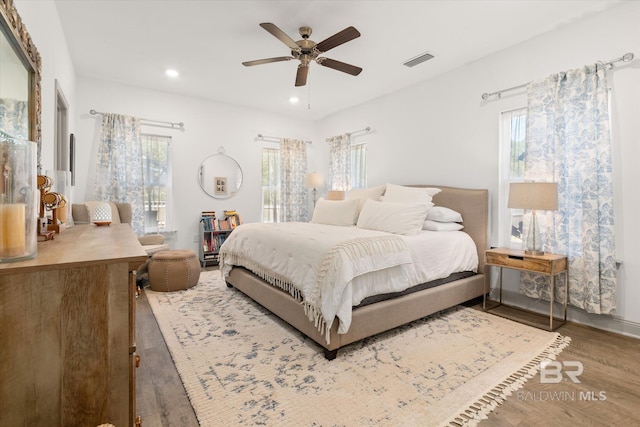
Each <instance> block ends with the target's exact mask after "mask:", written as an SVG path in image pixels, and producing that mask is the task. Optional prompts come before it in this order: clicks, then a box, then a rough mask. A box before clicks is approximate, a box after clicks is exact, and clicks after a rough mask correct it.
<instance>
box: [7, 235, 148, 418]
mask: <svg viewBox="0 0 640 427" xmlns="http://www.w3.org/2000/svg"><path fill="white" fill-rule="evenodd" d="M146 259H147V256H146V253H145V252H144V250H143V249H142V246H141V245H140V243H139V242H138V239H137V238H136V236H135V235H134V233H133V232H132V230H131V228H130V227H129V225H127V224H112V225H111V226H108V227H96V226H94V225H76V226H74V227H71V228H69V229H66V230H64V231H63V232H62V233H61V234H57V235H56V236H55V239H54V240H52V241H47V242H40V243H38V254H37V256H36V257H35V258H34V259H32V260H27V261H20V262H14V263H6V264H0V426H1V427H4V426H17V425H21V426H87V427H92V426H97V425H99V424H103V423H111V424H114V425H115V426H117V427H124V426H132V425H134V423H135V421H134V419H135V369H136V368H135V366H136V358H137V355H136V342H135V293H136V287H135V273H134V272H135V271H136V269H137V268H138V266H139V265H140V264H142V263H143V262H145V261H146Z"/></svg>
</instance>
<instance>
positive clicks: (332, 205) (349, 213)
mask: <svg viewBox="0 0 640 427" xmlns="http://www.w3.org/2000/svg"><path fill="white" fill-rule="evenodd" d="M357 208H358V200H325V199H323V198H322V197H321V198H320V199H319V200H318V201H317V202H316V207H315V209H314V210H313V217H312V218H311V222H313V223H316V224H327V225H341V226H350V225H353V224H355V223H356V219H357V216H356V209H357Z"/></svg>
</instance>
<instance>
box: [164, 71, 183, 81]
mask: <svg viewBox="0 0 640 427" xmlns="http://www.w3.org/2000/svg"><path fill="white" fill-rule="evenodd" d="M165 72H166V73H167V76H169V77H172V78H174V79H175V78H176V77H178V76H179V75H180V73H178V72H177V71H176V70H171V69H169V70H167V71H165Z"/></svg>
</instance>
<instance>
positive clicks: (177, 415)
mask: <svg viewBox="0 0 640 427" xmlns="http://www.w3.org/2000/svg"><path fill="white" fill-rule="evenodd" d="M136 301H137V307H136V310H137V311H136V344H137V352H138V355H140V361H141V362H140V367H139V368H138V370H137V372H136V400H137V412H138V415H139V416H140V417H141V418H142V425H143V426H149V427H160V426H163V427H168V426H172V427H173V426H175V427H178V426H179V427H183V426H184V427H190V426H198V425H199V424H198V420H197V418H196V414H195V412H193V408H192V407H191V402H189V398H188V397H187V393H186V392H185V390H184V386H183V385H182V381H181V380H180V376H179V375H178V371H177V370H176V367H175V365H174V364H173V359H172V358H171V354H170V353H169V349H168V348H167V345H166V344H165V342H164V338H163V337H162V333H161V332H160V328H159V327H158V324H157V323H156V319H155V317H154V316H153V312H152V311H151V307H150V306H149V302H148V301H147V297H146V296H145V293H144V292H142V294H141V295H140V297H138V299H137V300H136Z"/></svg>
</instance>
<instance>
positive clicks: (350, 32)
mask: <svg viewBox="0 0 640 427" xmlns="http://www.w3.org/2000/svg"><path fill="white" fill-rule="evenodd" d="M260 26H261V27H262V28H264V29H265V30H267V31H268V32H270V33H271V34H272V35H273V36H274V37H275V38H277V39H278V40H280V41H281V42H282V43H284V44H286V45H287V46H288V47H289V48H290V49H291V56H279V57H276V58H266V59H257V60H255V61H247V62H243V63H242V65H244V66H245V67H251V66H253V65H261V64H268V63H271V62H280V61H289V60H291V59H297V60H299V61H300V64H298V72H297V73H296V86H304V85H306V84H307V75H308V74H309V64H310V63H311V61H316V62H317V63H318V64H320V65H322V66H324V67H329V68H333V69H334V70H338V71H342V72H343V73H347V74H351V75H352V76H357V75H358V74H360V72H362V68H360V67H356V66H355V65H351V64H346V63H344V62H340V61H336V60H335V59H330V58H325V57H321V56H320V55H321V54H323V53H325V52H326V51H328V50H330V49H333V48H334V47H336V46H340V45H341V44H344V43H346V42H348V41H351V40H353V39H355V38H358V37H360V32H358V30H356V29H355V28H354V27H347V28H345V29H344V30H342V31H340V32H338V33H336V34H334V35H332V36H331V37H329V38H327V39H325V40H323V41H321V42H320V43H316V42H314V41H313V40H309V36H310V35H311V27H300V29H299V31H300V35H301V36H302V40H298V41H294V40H293V39H292V38H291V37H289V36H288V35H287V34H286V33H285V32H284V31H282V30H281V29H280V28H278V27H277V26H276V25H275V24H272V23H270V22H265V23H262V24H260Z"/></svg>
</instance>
